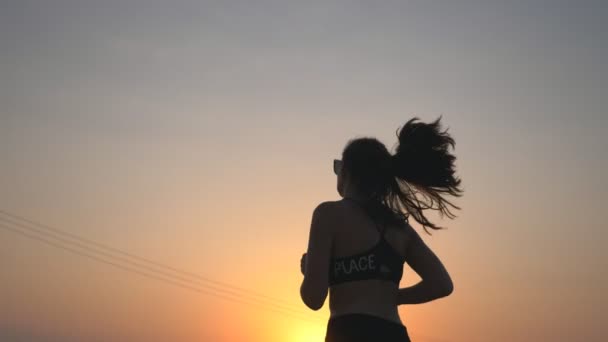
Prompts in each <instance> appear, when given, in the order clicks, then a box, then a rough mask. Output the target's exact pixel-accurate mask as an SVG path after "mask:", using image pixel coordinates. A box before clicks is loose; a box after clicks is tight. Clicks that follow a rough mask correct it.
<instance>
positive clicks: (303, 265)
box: [300, 253, 306, 275]
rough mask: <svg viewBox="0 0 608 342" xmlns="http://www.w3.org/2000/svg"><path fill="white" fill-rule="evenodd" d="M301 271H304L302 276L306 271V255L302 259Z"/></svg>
mask: <svg viewBox="0 0 608 342" xmlns="http://www.w3.org/2000/svg"><path fill="white" fill-rule="evenodd" d="M300 271H302V275H304V273H305V271H306V253H304V254H302V259H300Z"/></svg>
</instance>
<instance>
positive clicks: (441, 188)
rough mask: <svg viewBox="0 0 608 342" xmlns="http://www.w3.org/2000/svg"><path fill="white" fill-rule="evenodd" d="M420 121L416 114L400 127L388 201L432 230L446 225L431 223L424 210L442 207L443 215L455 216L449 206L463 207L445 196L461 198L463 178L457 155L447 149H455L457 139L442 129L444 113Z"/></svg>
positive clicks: (441, 214) (389, 204)
mask: <svg viewBox="0 0 608 342" xmlns="http://www.w3.org/2000/svg"><path fill="white" fill-rule="evenodd" d="M417 120H419V119H418V118H417V117H415V118H412V119H410V120H409V121H407V123H406V124H405V126H403V128H402V129H401V130H400V131H399V129H398V130H397V133H396V134H397V138H398V140H399V142H398V144H399V145H398V147H397V150H396V153H395V154H394V155H392V156H391V170H392V173H393V176H394V178H393V180H392V181H391V182H389V188H390V191H388V196H387V198H386V204H387V205H388V206H389V207H391V208H393V209H397V210H399V211H406V212H408V213H409V214H411V215H412V216H413V217H414V219H415V220H416V221H417V222H418V223H420V224H421V225H422V227H423V228H424V230H425V231H426V232H427V233H429V231H428V230H427V227H430V228H432V229H443V227H438V226H436V225H435V224H434V223H432V222H430V221H429V220H428V219H427V218H426V216H424V213H423V211H424V210H425V209H433V210H439V214H440V216H441V217H443V216H444V215H445V216H447V217H448V218H450V219H453V218H455V217H456V216H455V215H454V214H453V213H452V212H451V211H450V208H449V207H448V206H451V207H452V208H455V209H460V207H458V206H456V205H454V204H453V203H451V202H450V201H448V200H447V199H445V198H444V197H443V195H444V194H449V195H452V196H455V197H460V196H462V191H463V190H462V189H460V188H459V185H460V183H461V180H460V179H459V178H458V177H456V176H455V167H454V162H455V160H456V157H455V156H454V155H452V154H450V152H449V151H448V148H449V147H450V146H451V147H452V149H453V148H454V146H455V141H454V139H453V138H452V137H451V136H450V135H449V134H448V133H447V131H448V130H447V129H446V130H445V131H442V130H441V123H440V121H441V116H440V117H439V118H438V119H437V120H435V121H434V122H431V123H428V124H426V123H423V122H416V121H417ZM420 197H421V198H420ZM429 234H430V233H429Z"/></svg>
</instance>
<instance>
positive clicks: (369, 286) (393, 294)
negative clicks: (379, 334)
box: [329, 199, 411, 323]
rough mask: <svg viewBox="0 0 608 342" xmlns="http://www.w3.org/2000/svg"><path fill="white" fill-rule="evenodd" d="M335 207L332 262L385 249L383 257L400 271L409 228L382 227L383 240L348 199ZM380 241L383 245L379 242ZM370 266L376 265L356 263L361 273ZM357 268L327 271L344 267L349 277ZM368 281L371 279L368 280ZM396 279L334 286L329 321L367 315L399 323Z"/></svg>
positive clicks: (330, 300) (370, 261) (367, 216)
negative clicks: (347, 316)
mask: <svg viewBox="0 0 608 342" xmlns="http://www.w3.org/2000/svg"><path fill="white" fill-rule="evenodd" d="M336 204H337V205H336V207H338V208H339V212H340V214H339V217H340V219H339V220H338V222H337V224H336V225H335V227H334V231H333V237H334V238H333V245H332V255H331V256H332V260H339V259H340V258H347V257H350V256H353V255H361V254H362V253H366V252H367V251H370V250H372V249H373V248H384V249H385V250H387V251H386V252H385V253H388V254H389V255H390V256H393V258H394V259H396V260H397V263H395V267H400V268H401V270H402V267H403V262H404V261H405V260H404V258H405V251H406V249H407V244H408V241H409V240H410V234H409V233H408V232H409V230H408V229H410V228H411V227H410V226H409V225H407V224H406V223H404V225H405V226H395V225H389V226H387V227H385V230H384V231H383V232H384V234H383V236H382V234H381V232H380V231H379V226H378V224H377V223H376V222H374V221H373V220H372V218H371V217H370V216H369V215H368V214H367V213H366V212H365V211H364V210H363V209H362V207H361V206H359V205H358V203H356V202H354V201H352V200H350V199H344V200H341V201H338V202H336ZM382 238H383V239H384V241H381V239H382ZM361 261H363V263H361ZM399 261H401V262H399ZM373 262H378V261H377V260H369V261H368V260H365V259H363V260H359V266H360V267H361V270H364V269H366V268H368V267H369V266H371V265H374V264H373ZM356 265H357V264H353V265H352V267H351V268H349V265H345V266H344V265H343V266H340V265H337V266H334V265H332V266H331V267H330V268H333V267H336V268H337V269H338V270H340V267H342V269H341V270H342V271H344V270H345V269H344V267H346V268H347V269H346V271H347V272H348V273H349V274H350V273H352V272H355V271H358V269H356V270H353V269H352V268H356V267H357V266H356ZM401 270H399V272H398V273H397V275H398V278H399V279H400V278H401V273H400V271H401ZM330 271H334V270H330ZM393 271H396V270H393ZM393 273H394V272H393ZM367 278H373V277H371V276H368V277H367ZM399 279H394V280H395V281H390V280H387V279H378V278H376V279H364V280H355V281H352V280H351V281H343V282H339V283H336V284H333V285H332V286H331V287H330V292H329V308H330V312H331V317H338V316H341V315H344V314H349V313H366V314H370V315H374V316H378V317H381V318H384V319H387V320H390V321H394V322H397V323H401V320H400V318H399V314H398V311H397V293H398V289H399V284H398V281H399Z"/></svg>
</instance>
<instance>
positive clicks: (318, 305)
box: [302, 298, 325, 311]
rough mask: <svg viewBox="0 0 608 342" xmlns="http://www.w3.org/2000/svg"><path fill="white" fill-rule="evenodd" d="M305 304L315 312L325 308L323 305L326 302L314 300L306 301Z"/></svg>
mask: <svg viewBox="0 0 608 342" xmlns="http://www.w3.org/2000/svg"><path fill="white" fill-rule="evenodd" d="M302 299H303V300H304V304H306V306H308V307H309V308H310V309H311V310H314V311H318V310H319V309H321V308H322V307H323V303H324V302H325V301H321V300H313V299H304V298H302Z"/></svg>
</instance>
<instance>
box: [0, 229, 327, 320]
mask: <svg viewBox="0 0 608 342" xmlns="http://www.w3.org/2000/svg"><path fill="white" fill-rule="evenodd" d="M0 228H2V229H5V230H9V231H12V232H14V233H17V234H20V235H22V236H24V237H26V238H29V239H33V240H37V241H40V242H43V243H45V244H47V245H50V246H53V247H55V248H59V249H62V250H65V251H68V252H70V253H73V254H76V255H79V256H82V257H86V258H89V259H92V260H95V261H98V262H101V263H104V264H107V265H111V266H114V267H117V268H120V269H122V270H124V271H127V272H132V273H136V274H139V275H141V276H144V277H147V278H151V279H155V280H160V281H163V282H166V283H169V284H171V285H174V286H178V287H181V288H184V289H187V290H191V291H195V292H198V293H201V294H206V295H210V296H213V297H218V298H221V299H225V300H229V301H232V302H236V303H240V304H246V305H253V306H257V307H261V308H263V309H265V310H269V311H273V312H276V313H279V314H281V315H287V316H290V317H292V318H296V319H299V320H304V321H307V322H310V323H316V324H322V323H323V321H321V320H319V319H314V318H311V317H305V316H302V315H299V314H297V313H294V312H289V311H285V310H283V309H280V308H274V307H270V306H268V303H266V304H263V303H260V302H255V301H250V299H248V298H246V297H240V298H239V297H237V296H230V295H226V294H222V293H217V292H215V291H212V290H207V289H204V288H200V287H197V286H193V285H190V284H187V283H184V282H180V281H175V280H173V279H170V278H168V277H163V276H159V275H155V274H153V273H148V272H145V271H141V270H139V269H137V268H134V267H129V266H125V265H122V264H120V263H117V262H113V261H109V260H106V259H103V258H101V257H99V256H95V255H93V254H89V253H86V252H82V251H79V250H77V249H74V248H71V247H67V246H65V245H62V244H61V243H57V242H56V241H53V240H51V239H48V238H45V237H41V236H38V235H35V234H31V233H27V232H24V231H23V230H20V229H19V228H14V227H10V226H8V225H6V224H5V223H3V222H1V223H0Z"/></svg>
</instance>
